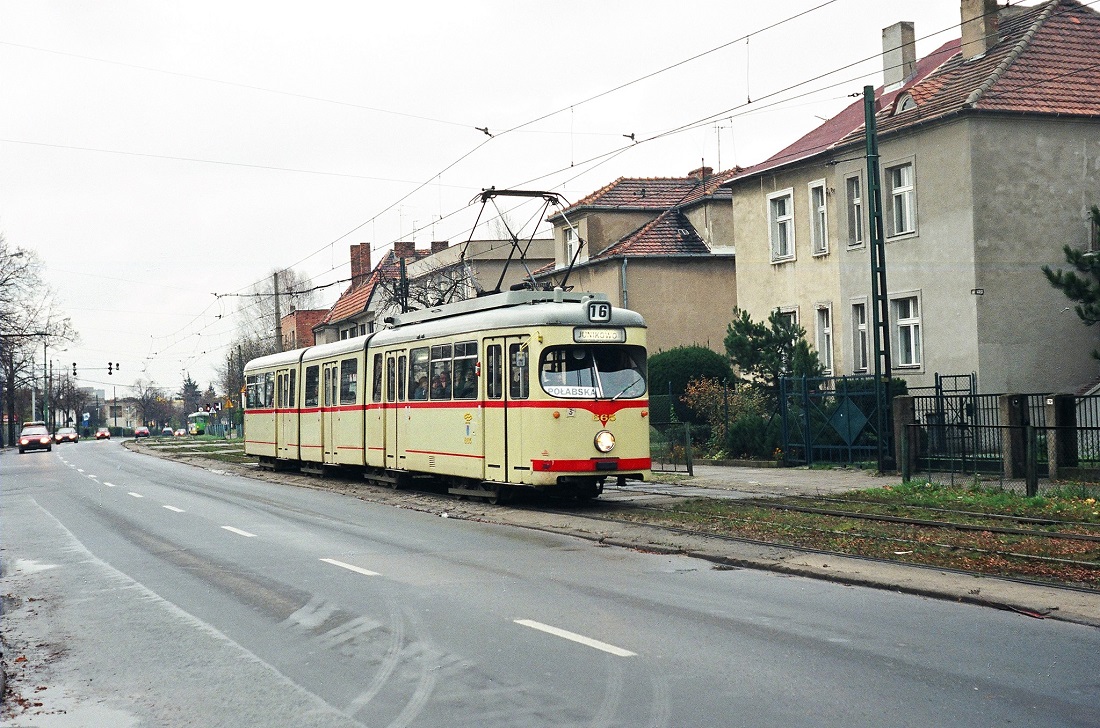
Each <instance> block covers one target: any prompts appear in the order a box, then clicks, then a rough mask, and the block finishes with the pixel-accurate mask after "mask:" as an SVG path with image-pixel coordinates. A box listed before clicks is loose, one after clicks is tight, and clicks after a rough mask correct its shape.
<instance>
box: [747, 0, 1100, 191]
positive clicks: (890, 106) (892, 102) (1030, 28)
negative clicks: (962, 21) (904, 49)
mask: <svg viewBox="0 0 1100 728" xmlns="http://www.w3.org/2000/svg"><path fill="white" fill-rule="evenodd" d="M998 36H999V40H998V42H997V43H996V44H995V45H994V46H993V47H992V48H990V49H989V50H988V51H986V53H985V54H983V55H981V56H978V57H975V58H971V59H968V60H964V59H963V57H962V54H961V52H960V49H961V42H960V41H959V40H958V39H955V40H953V41H950V42H948V43H945V44H944V45H943V46H941V47H940V48H938V49H937V50H936V51H934V52H933V53H931V54H929V55H928V56H925V57H924V58H922V59H920V60H919V61H918V63H917V70H916V72H915V74H914V76H913V78H912V79H910V80H909V81H908V82H907V83H906V84H905V85H903V86H902V87H901V88H899V89H897V90H893V91H890V92H888V93H883V89H882V87H879V88H878V89H876V90H875V99H876V108H877V109H878V112H877V117H876V121H875V123H876V126H877V129H878V133H879V135H880V136H883V135H887V134H890V133H892V132H897V131H901V130H904V129H907V128H909V127H912V126H915V125H917V124H923V123H928V122H930V121H934V120H937V119H942V118H945V117H947V116H950V115H952V114H957V113H961V112H966V111H974V110H976V111H979V112H1015V113H1027V114H1061V115H1075V116H1100V94H1098V93H1097V89H1098V88H1100V14H1097V13H1096V12H1095V11H1093V10H1092V9H1090V8H1086V7H1085V6H1083V5H1082V4H1081V3H1080V2H1078V1H1077V0H1049V2H1045V3H1042V4H1039V5H1035V6H1032V7H1026V8H1021V7H1013V8H1009V9H1004V10H1002V11H1001V14H1000V16H999V23H998ZM905 96H909V97H911V98H912V99H913V101H914V102H915V108H910V109H908V110H906V111H897V110H896V107H898V106H899V103H898V102H899V101H901V100H902V99H903V98H904V97H905ZM863 137H864V130H863V100H862V99H860V100H858V101H856V102H855V103H853V104H851V105H850V106H848V107H847V108H846V109H844V110H843V111H841V112H840V113H839V114H837V115H836V116H834V117H833V118H832V119H829V120H828V121H827V122H825V123H824V124H822V125H821V126H819V127H818V128H817V129H814V130H813V131H811V132H810V133H809V134H806V135H805V136H803V137H802V138H801V139H799V140H798V141H796V142H795V143H794V144H791V145H790V146H788V147H787V148H786V149H783V150H782V151H780V152H778V153H777V154H775V155H773V156H772V157H771V158H769V159H768V160H766V161H764V162H761V163H760V164H758V165H755V166H753V167H750V168H749V169H747V170H745V171H744V172H743V173H742V175H740V176H741V177H745V176H749V175H752V174H756V173H760V172H764V171H766V170H768V169H773V168H776V167H780V166H783V165H786V164H790V163H791V162H796V161H799V160H801V159H808V158H810V157H813V156H816V155H818V154H821V153H824V152H828V151H830V150H832V149H834V148H837V147H843V146H848V145H853V144H857V143H862V141H863Z"/></svg>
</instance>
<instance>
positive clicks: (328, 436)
mask: <svg viewBox="0 0 1100 728" xmlns="http://www.w3.org/2000/svg"><path fill="white" fill-rule="evenodd" d="M322 367H323V372H322V374H321V382H322V384H323V389H322V390H321V442H322V444H323V445H324V452H325V455H324V459H323V462H326V463H329V464H333V465H334V464H336V462H337V457H336V456H337V449H336V441H337V437H336V425H337V423H338V422H339V421H340V413H339V412H338V407H339V406H340V363H339V362H335V361H331V362H326V363H325V364H322Z"/></svg>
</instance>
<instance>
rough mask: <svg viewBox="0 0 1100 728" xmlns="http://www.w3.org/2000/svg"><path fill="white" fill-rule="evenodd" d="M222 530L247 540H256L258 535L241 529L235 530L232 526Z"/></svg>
mask: <svg viewBox="0 0 1100 728" xmlns="http://www.w3.org/2000/svg"><path fill="white" fill-rule="evenodd" d="M222 528H224V529H225V530H226V531H229V532H230V533H235V534H237V535H238V536H244V537H245V538H256V534H254V533H249V532H248V531H242V530H241V529H239V528H233V527H232V526H222Z"/></svg>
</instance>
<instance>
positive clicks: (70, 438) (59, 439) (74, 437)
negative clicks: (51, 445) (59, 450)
mask: <svg viewBox="0 0 1100 728" xmlns="http://www.w3.org/2000/svg"><path fill="white" fill-rule="evenodd" d="M53 441H54V442H56V443H57V444H58V445H60V444H61V443H63V442H80V435H78V434H77V432H76V428H73V427H59V428H57V432H55V433H53Z"/></svg>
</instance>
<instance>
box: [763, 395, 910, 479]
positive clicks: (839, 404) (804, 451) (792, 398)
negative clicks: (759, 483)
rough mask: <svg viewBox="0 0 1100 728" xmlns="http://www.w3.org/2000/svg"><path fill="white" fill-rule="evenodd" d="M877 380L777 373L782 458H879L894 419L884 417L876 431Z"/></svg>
mask: <svg viewBox="0 0 1100 728" xmlns="http://www.w3.org/2000/svg"><path fill="white" fill-rule="evenodd" d="M875 385H876V380H875V378H874V377H873V376H869V377H815V378H808V377H798V378H795V377H783V378H781V379H780V380H779V416H780V421H781V427H782V439H783V460H784V461H785V462H786V463H788V464H792V465H811V464H813V463H843V464H849V465H850V464H854V463H861V462H875V461H877V458H878V446H879V438H880V436H881V437H882V439H883V444H884V445H885V447H886V450H887V451H889V448H890V447H891V444H890V440H891V438H890V432H891V429H890V428H891V427H892V423H890V422H884V423H883V430H884V432H883V433H881V435H880V433H879V431H878V404H879V398H878V395H877V392H876V390H875ZM883 397H885V392H884V393H883ZM884 401H885V400H884Z"/></svg>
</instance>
